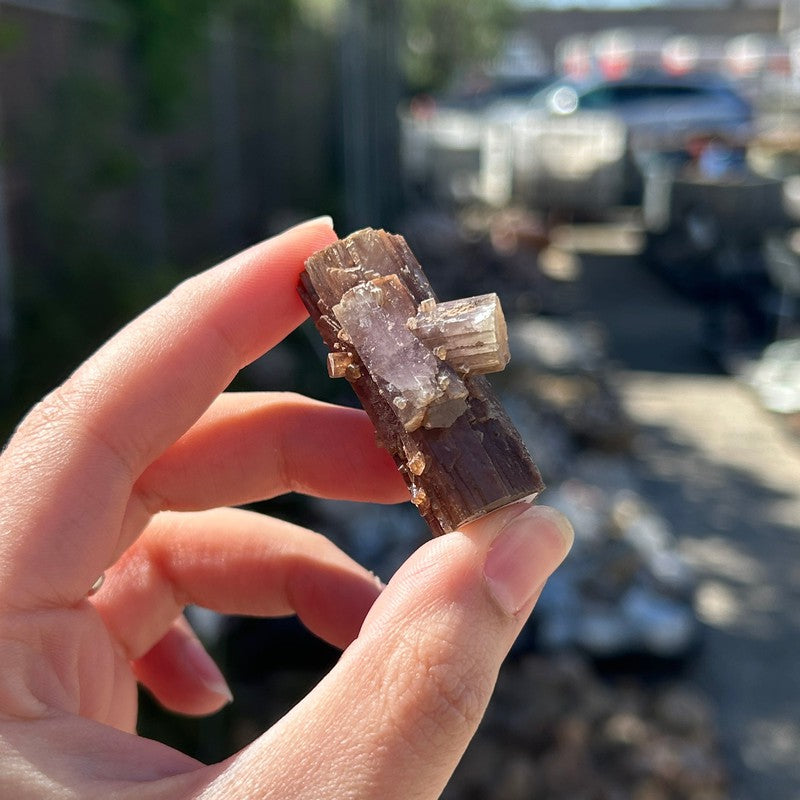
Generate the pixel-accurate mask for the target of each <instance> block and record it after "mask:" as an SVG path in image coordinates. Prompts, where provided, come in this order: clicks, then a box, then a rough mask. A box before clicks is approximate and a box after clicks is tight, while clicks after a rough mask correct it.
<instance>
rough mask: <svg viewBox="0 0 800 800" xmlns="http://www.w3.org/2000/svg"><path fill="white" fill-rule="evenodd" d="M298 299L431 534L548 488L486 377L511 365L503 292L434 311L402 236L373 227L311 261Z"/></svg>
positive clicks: (429, 292)
mask: <svg viewBox="0 0 800 800" xmlns="http://www.w3.org/2000/svg"><path fill="white" fill-rule="evenodd" d="M298 291H299V293H300V297H301V298H302V300H303V302H304V304H305V305H306V308H307V309H308V311H309V313H310V314H311V317H312V319H313V320H314V323H315V324H316V326H317V330H318V331H319V333H320V335H321V336H322V338H323V340H324V341H325V344H326V345H327V346H328V349H329V350H330V355H329V356H328V374H329V375H330V376H331V377H332V378H338V377H344V378H346V379H347V380H348V381H349V382H350V384H351V385H352V386H353V389H354V390H355V393H356V395H357V396H358V398H359V400H360V401H361V404H362V405H363V406H364V408H365V409H366V411H367V413H368V414H369V416H370V418H371V420H372V422H373V424H374V425H375V430H376V435H377V439H378V442H379V443H380V444H381V445H382V446H383V447H385V448H386V449H387V450H388V451H389V452H390V453H391V454H392V456H393V457H394V460H395V463H396V464H397V465H398V468H399V469H400V471H401V473H402V474H403V477H404V478H405V481H406V483H407V485H408V487H409V491H410V493H411V501H412V502H413V503H414V505H416V506H417V508H418V510H419V512H420V514H421V515H422V516H423V518H424V519H425V520H426V522H427V523H428V525H429V526H430V528H431V531H432V532H433V533H434V534H440V533H445V532H448V531H451V530H454V529H455V528H457V527H458V526H459V525H461V524H462V523H465V522H468V521H470V520H473V519H476V518H478V517H480V516H482V515H483V514H486V513H488V512H489V511H492V510H493V509H495V508H499V507H501V506H504V505H507V504H508V503H512V502H514V501H515V500H520V499H523V498H529V497H533V496H535V495H537V494H538V493H539V492H540V491H541V490H542V488H543V484H542V481H541V477H540V476H539V472H538V470H537V469H536V466H535V465H534V463H533V461H532V460H531V457H530V455H529V454H528V452H527V450H526V449H525V445H524V444H523V442H522V439H521V437H520V435H519V433H518V432H517V430H516V429H515V428H514V426H513V424H512V423H511V421H510V420H509V418H508V415H507V414H506V413H505V411H504V410H503V409H502V407H501V405H500V403H499V401H498V400H497V397H496V396H495V394H494V392H493V391H492V389H491V387H490V385H489V383H488V381H487V380H486V379H485V378H484V377H483V374H484V373H488V372H496V371H498V370H502V369H503V368H504V367H505V365H506V364H507V363H508V359H509V352H508V337H507V331H506V325H505V320H504V318H503V313H502V310H501V308H500V303H499V301H498V299H497V295H494V294H488V295H482V296H479V297H471V298H467V299H465V300H455V301H449V302H443V303H439V302H437V300H436V297H435V296H434V293H433V290H432V289H431V287H430V284H429V283H428V279H427V278H426V277H425V274H424V273H423V271H422V268H421V267H420V265H419V263H418V262H417V260H416V258H415V257H414V255H413V253H412V252H411V250H410V249H409V247H408V245H407V244H406V242H405V240H404V239H403V237H402V236H397V235H392V234H388V233H386V232H385V231H378V230H373V229H371V228H367V229H365V230H362V231H358V232H356V233H354V234H351V235H350V236H348V237H347V238H346V239H344V240H341V241H339V242H336V243H334V244H332V245H330V246H329V247H327V248H325V249H324V250H321V251H319V252H318V253H315V254H314V255H313V256H311V258H309V259H308V261H307V262H306V269H305V271H304V272H303V273H302V274H301V276H300V285H299V287H298Z"/></svg>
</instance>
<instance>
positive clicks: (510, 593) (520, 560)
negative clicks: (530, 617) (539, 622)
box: [483, 506, 573, 615]
mask: <svg viewBox="0 0 800 800" xmlns="http://www.w3.org/2000/svg"><path fill="white" fill-rule="evenodd" d="M572 540H573V532H572V525H570V523H569V521H568V520H567V519H566V517H564V516H563V515H562V514H560V513H559V512H558V511H556V510H555V509H552V508H548V507H547V506H531V507H530V508H528V509H527V510H526V511H524V512H523V513H521V514H519V515H518V516H516V517H514V518H513V519H511V520H510V521H509V522H508V523H507V524H506V525H505V526H504V527H503V528H502V529H501V530H500V532H499V533H498V534H497V536H496V537H495V539H494V541H493V542H492V545H491V547H490V548H489V552H488V554H487V556H486V561H485V563H484V567H483V574H484V578H485V580H486V585H487V586H488V587H489V591H490V592H491V594H492V595H493V597H494V599H495V600H496V601H497V603H498V604H499V605H500V607H501V608H502V609H503V610H504V611H505V612H506V613H508V614H511V615H515V614H518V613H519V612H520V611H521V610H522V609H523V608H525V606H527V605H528V603H529V602H530V600H531V598H532V597H533V596H534V595H535V594H536V592H537V591H539V589H541V587H542V585H543V584H544V582H545V581H546V580H547V578H548V577H549V576H550V574H551V573H552V572H553V570H555V568H556V567H557V566H558V565H559V564H560V563H561V561H562V560H563V559H564V556H566V554H567V553H568V552H569V549H570V547H571V546H572Z"/></svg>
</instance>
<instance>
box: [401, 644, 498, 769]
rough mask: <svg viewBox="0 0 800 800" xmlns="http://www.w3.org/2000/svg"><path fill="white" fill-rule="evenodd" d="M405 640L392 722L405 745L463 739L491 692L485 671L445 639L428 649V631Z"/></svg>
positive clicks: (424, 747) (425, 748)
mask: <svg viewBox="0 0 800 800" xmlns="http://www.w3.org/2000/svg"><path fill="white" fill-rule="evenodd" d="M420 638H421V639H422V640H423V641H417V642H414V643H412V644H411V649H410V651H409V650H407V649H406V648H402V649H404V650H406V653H407V654H408V653H409V652H410V654H411V656H412V657H411V658H410V659H409V658H408V657H406V658H403V659H402V661H403V663H402V664H398V665H396V666H397V669H396V674H397V680H396V683H395V687H396V692H397V695H396V698H395V699H396V701H399V702H398V707H399V710H398V712H397V714H396V715H395V725H396V726H397V727H399V728H400V729H401V730H400V733H401V735H403V736H404V738H405V739H406V740H407V742H408V743H409V745H410V746H412V747H413V748H415V749H417V750H419V751H420V753H421V754H422V753H423V751H424V752H430V747H431V746H437V747H440V746H443V745H444V744H446V743H449V742H452V741H453V740H455V741H461V740H464V741H466V738H468V737H469V736H471V735H472V733H473V732H474V731H475V729H476V728H477V727H478V724H479V722H480V721H481V719H482V717H483V714H484V711H485V710H486V705H487V703H488V701H489V697H490V696H491V692H492V687H493V685H494V680H493V678H492V675H491V671H490V670H489V669H487V668H486V667H485V666H484V665H483V664H481V663H480V662H479V660H478V659H476V658H475V656H473V655H470V654H469V653H466V652H459V651H456V650H454V648H453V647H452V645H450V644H449V643H448V642H447V641H441V642H440V643H439V646H438V647H431V639H430V632H428V633H427V634H426V635H424V636H422V637H420Z"/></svg>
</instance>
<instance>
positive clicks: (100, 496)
mask: <svg viewBox="0 0 800 800" xmlns="http://www.w3.org/2000/svg"><path fill="white" fill-rule="evenodd" d="M335 239H336V235H335V233H334V232H333V228H332V226H331V221H330V219H329V218H322V219H319V220H313V221H311V222H308V223H305V224H303V225H300V226H298V227H296V228H292V229H291V230H289V231H287V232H285V233H283V234H281V235H279V236H277V237H275V238H273V239H270V240H267V241H265V242H263V243H261V244H258V245H256V246H254V247H252V248H250V249H249V250H246V251H245V252H243V253H240V254H239V255H237V256H235V257H234V258H232V259H230V260H229V261H226V262H225V263H223V264H221V265H219V266H218V267H215V268H213V269H211V270H208V271H206V272H204V273H202V274H199V275H197V276H195V277H193V278H190V279H189V280H187V281H185V282H184V283H182V284H181V285H179V286H178V287H177V288H176V289H175V290H174V291H173V292H172V293H171V294H170V295H169V296H167V297H166V298H165V299H164V300H162V301H160V302H159V303H157V304H156V305H154V306H153V307H152V308H150V309H149V310H147V311H146V312H144V313H143V314H142V315H141V316H140V317H138V318H137V319H136V320H134V321H133V322H132V323H130V324H129V325H128V326H126V327H125V328H124V329H123V330H122V331H120V333H118V334H117V335H116V336H115V337H114V338H113V339H111V340H110V341H109V342H108V343H107V344H106V345H104V346H103V347H102V348H101V349H100V350H99V351H98V352H97V353H96V354H95V355H94V356H93V357H91V358H90V359H89V360H88V361H86V362H85V363H84V364H83V365H82V366H81V367H79V368H78V370H76V372H75V373H74V374H73V375H72V376H71V377H70V378H69V379H68V380H67V381H66V382H65V383H64V384H63V385H62V386H61V387H59V388H58V389H56V390H55V391H54V392H53V393H51V394H50V395H49V396H48V397H47V398H45V400H43V401H42V402H41V403H40V404H39V405H38V406H36V407H35V408H34V409H33V410H32V412H31V413H30V414H29V415H28V417H27V418H26V419H25V420H24V421H23V423H22V424H21V425H20V427H19V429H18V431H17V432H16V434H15V436H14V437H13V438H12V441H11V442H10V443H9V447H8V449H7V451H6V453H5V454H4V456H3V458H2V460H0V485H2V486H4V492H5V498H6V502H5V505H4V508H3V509H2V510H0V526H1V527H2V530H3V531H6V530H13V531H14V532H15V535H14V537H13V538H11V537H8V536H5V537H3V538H2V539H0V556H1V557H0V585H2V586H3V592H4V593H5V592H8V591H10V590H13V588H14V587H15V586H16V587H17V588H20V582H22V581H24V582H25V584H27V586H26V588H25V591H26V592H27V593H28V594H33V596H34V598H35V596H36V595H39V594H40V592H39V590H38V589H37V588H36V587H44V588H45V591H46V594H47V595H48V597H49V598H51V599H52V596H53V595H55V596H57V597H59V598H61V599H63V600H65V601H69V600H74V595H75V592H76V591H77V592H79V595H78V596H80V594H83V593H85V591H86V589H87V588H88V587H89V586H91V584H92V583H93V582H94V580H95V578H96V577H97V575H98V574H100V572H102V571H103V570H104V569H105V568H106V567H107V566H108V565H109V564H110V563H112V561H113V560H114V559H115V558H116V557H117V556H118V555H119V553H121V552H122V550H124V548H125V547H126V546H127V545H128V544H129V543H130V542H129V541H125V540H124V539H123V538H122V537H121V534H120V529H121V522H122V518H123V515H124V512H125V507H126V504H127V500H128V497H129V495H130V491H131V486H132V484H133V482H134V481H135V479H136V478H137V477H138V476H139V475H140V474H141V472H142V471H143V470H144V469H145V467H146V466H147V465H148V464H149V463H150V462H151V461H153V459H154V458H155V457H156V456H158V455H159V454H160V453H162V452H163V451H164V450H165V449H166V448H167V447H168V446H169V445H170V444H171V443H172V442H174V441H175V440H176V439H177V438H178V437H179V436H180V435H181V434H182V433H184V432H185V431H186V430H187V429H188V428H189V427H190V426H191V425H192V424H193V423H194V422H195V421H196V420H197V419H198V418H199V417H200V415H201V414H202V413H203V411H205V409H206V408H207V407H208V406H209V405H210V403H211V402H212V401H213V399H214V398H215V397H216V396H217V395H218V394H219V393H220V392H221V391H222V390H223V389H224V388H225V387H226V386H227V385H228V384H229V383H230V381H231V379H232V378H233V377H234V375H235V374H236V373H237V372H238V370H239V369H241V368H242V367H243V366H244V365H246V364H247V363H249V362H250V361H252V360H254V359H255V358H256V357H258V356H259V355H261V354H262V353H264V352H265V351H266V350H268V349H269V348H270V347H272V346H273V345H274V344H276V343H277V342H279V341H280V340H281V339H282V338H283V337H284V336H286V334H287V333H289V332H290V331H291V330H293V329H294V328H295V327H296V326H297V325H298V324H299V323H300V322H302V321H303V319H304V318H305V316H306V311H305V309H304V307H303V305H302V303H301V301H300V300H299V298H298V296H297V293H296V291H295V287H296V284H297V279H298V276H299V273H300V272H301V271H302V269H303V265H304V262H305V259H306V258H308V256H310V255H311V254H312V253H313V252H315V251H316V250H318V249H320V248H321V247H324V246H326V245H327V244H329V243H331V242H332V241H334V240H335Z"/></svg>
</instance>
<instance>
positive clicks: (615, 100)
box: [485, 73, 753, 210]
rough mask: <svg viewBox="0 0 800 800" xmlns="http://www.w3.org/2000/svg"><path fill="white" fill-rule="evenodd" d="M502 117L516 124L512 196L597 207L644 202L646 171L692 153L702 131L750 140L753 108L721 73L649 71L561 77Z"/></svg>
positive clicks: (706, 136) (537, 203)
mask: <svg viewBox="0 0 800 800" xmlns="http://www.w3.org/2000/svg"><path fill="white" fill-rule="evenodd" d="M495 124H497V125H499V126H501V127H502V126H504V125H505V126H506V127H507V128H508V129H509V130H508V133H507V134H506V136H507V138H508V140H509V145H508V146H509V147H510V148H511V153H512V156H511V158H512V163H513V167H512V170H511V172H512V175H513V179H512V181H513V182H512V186H511V187H510V189H509V194H510V195H511V196H515V197H517V198H518V199H520V200H522V201H524V202H525V203H526V204H527V205H529V206H533V207H537V208H555V209H562V210H583V209H586V210H599V209H602V208H606V207H608V206H614V205H619V204H639V203H640V202H641V199H642V190H643V185H644V176H645V175H646V174H647V173H648V171H650V170H651V169H654V168H655V167H656V166H658V165H663V164H664V163H676V164H680V163H683V162H686V161H689V160H691V159H692V158H693V156H694V154H693V152H692V148H693V147H694V145H695V143H696V142H697V141H698V140H699V139H703V140H715V141H716V140H719V141H724V142H725V143H727V144H728V145H729V146H732V147H734V148H735V147H737V146H739V145H744V143H745V142H746V141H747V140H748V138H749V137H750V136H751V135H752V130H753V110H752V108H751V106H750V104H749V103H748V102H747V101H746V100H745V99H744V98H742V97H741V96H740V95H739V94H738V93H737V92H736V91H735V90H734V89H733V87H732V86H731V85H730V84H728V83H727V82H726V81H724V80H723V79H722V78H720V77H718V76H716V75H699V74H698V75H685V76H680V77H675V76H670V75H666V74H663V73H641V74H638V75H631V76H628V77H625V78H622V79H619V80H613V81H609V80H599V81H597V80H596V81H588V82H584V83H575V82H571V81H567V80H562V81H557V82H556V83H554V84H553V85H551V86H549V87H547V88H546V89H544V90H543V91H542V92H540V93H538V94H537V95H536V96H535V97H533V98H532V99H531V100H530V102H529V103H528V106H527V108H526V109H525V111H524V112H523V113H518V114H517V115H516V117H514V118H509V119H507V120H503V119H499V120H497V121H496V123H495ZM495 137H497V133H496V134H495ZM489 149H490V148H488V147H487V149H486V154H487V157H488V158H491V157H490V156H489V155H488V153H489ZM485 169H487V170H489V169H491V167H485Z"/></svg>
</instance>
